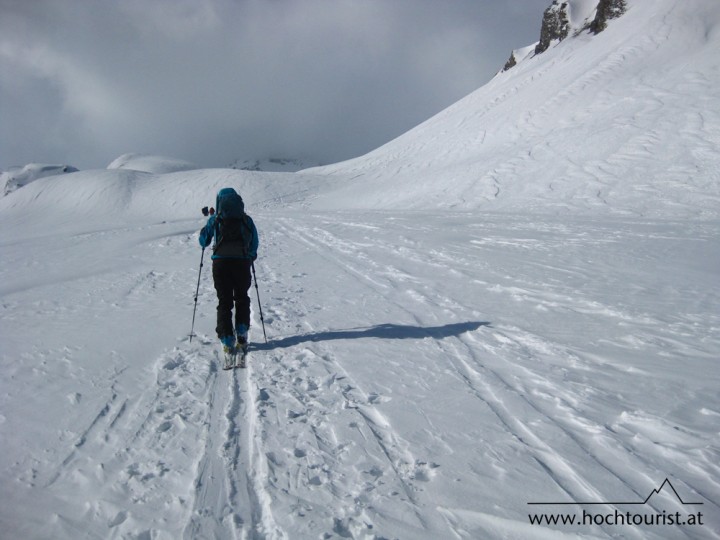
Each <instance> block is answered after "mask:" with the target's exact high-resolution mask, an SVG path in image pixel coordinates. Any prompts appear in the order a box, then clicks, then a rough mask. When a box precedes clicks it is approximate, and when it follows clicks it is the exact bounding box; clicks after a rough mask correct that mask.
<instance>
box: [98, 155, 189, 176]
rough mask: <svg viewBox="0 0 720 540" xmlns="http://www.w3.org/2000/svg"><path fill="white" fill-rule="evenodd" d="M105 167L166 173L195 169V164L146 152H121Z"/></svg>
mask: <svg viewBox="0 0 720 540" xmlns="http://www.w3.org/2000/svg"><path fill="white" fill-rule="evenodd" d="M107 168H108V169H125V170H132V171H140V172H148V173H152V174H166V173H173V172H178V171H191V170H193V169H197V167H196V166H195V165H193V164H192V163H190V162H188V161H183V160H181V159H175V158H170V157H165V156H152V155H146V154H123V155H122V156H120V157H119V158H117V159H115V160H114V161H113V162H112V163H110V165H108V166H107Z"/></svg>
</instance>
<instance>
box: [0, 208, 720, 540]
mask: <svg viewBox="0 0 720 540" xmlns="http://www.w3.org/2000/svg"><path fill="white" fill-rule="evenodd" d="M256 221H257V222H258V226H259V227H260V229H261V234H262V240H263V250H264V251H263V253H266V254H267V256H263V257H261V258H260V259H259V260H258V265H257V266H258V277H259V279H260V290H261V295H262V300H263V306H264V310H265V320H266V326H267V330H268V335H269V337H270V343H269V344H268V345H265V344H264V343H262V341H261V336H262V332H261V328H260V321H259V315H258V313H257V312H256V300H255V296H254V291H252V290H251V293H253V294H252V297H253V309H254V313H253V320H254V322H253V329H252V337H253V341H254V345H253V348H252V349H251V352H250V355H249V364H248V368H247V369H245V370H234V371H231V372H224V371H222V370H221V369H219V366H220V358H219V353H218V351H219V347H218V346H217V344H216V340H215V338H214V336H213V335H212V333H213V326H214V306H215V298H214V290H213V286H212V278H211V272H210V271H209V270H207V269H206V270H205V272H204V274H203V276H202V279H201V284H200V285H201V288H200V295H199V302H198V318H197V321H196V332H197V333H198V338H197V339H196V340H194V341H193V343H192V344H190V343H188V338H187V337H184V336H183V335H182V332H180V333H178V328H184V327H185V326H187V325H188V322H189V318H190V314H191V311H192V292H194V291H190V289H191V288H192V286H193V284H194V283H195V279H196V276H197V269H198V268H197V262H198V261H197V255H198V253H199V250H198V249H197V247H196V244H195V242H196V239H195V234H194V233H193V234H189V233H188V232H187V231H189V230H195V229H198V228H199V227H195V226H194V225H190V224H188V223H177V224H157V225H149V226H138V227H137V228H135V229H133V228H132V227H128V228H125V229H124V230H122V231H121V230H115V231H112V230H110V231H102V232H91V233H88V234H84V235H81V237H82V242H76V240H75V238H74V237H71V238H70V239H69V240H66V241H64V243H65V245H64V247H63V246H61V245H60V244H62V243H63V242H57V240H58V239H57V238H54V239H53V238H51V239H50V240H46V244H47V246H46V248H45V249H54V246H57V249H59V250H62V249H64V250H65V251H66V253H67V254H68V256H69V259H70V260H74V256H77V257H80V258H81V257H82V256H83V255H84V254H85V253H92V252H93V251H94V250H95V249H97V248H98V246H101V245H107V244H108V238H114V239H115V240H114V241H112V242H111V243H112V245H113V246H115V248H114V250H113V253H112V254H111V256H110V258H111V259H112V260H115V261H118V263H117V266H116V267H115V269H114V270H112V269H109V268H108V267H106V266H103V267H100V266H97V267H96V266H92V265H90V266H89V267H87V266H86V267H85V268H86V272H85V273H80V277H78V278H76V279H74V280H73V279H71V278H70V275H71V273H72V268H69V269H66V270H65V272H66V274H65V275H63V278H62V281H63V283H64V285H63V292H62V294H61V295H59V296H57V295H56V296H54V297H52V296H48V291H49V290H55V289H54V288H55V287H56V283H57V281H56V280H55V279H54V278H53V276H52V274H50V275H49V276H46V275H45V274H31V273H25V274H23V275H14V274H12V275H11V274H10V273H8V270H9V269H10V268H11V267H12V265H13V264H18V261H22V264H24V265H26V266H28V267H30V268H31V267H34V266H35V265H36V264H37V262H38V261H39V260H40V256H41V255H32V254H31V255H30V256H29V257H27V256H26V257H25V258H24V259H21V258H20V257H18V256H17V255H18V254H19V253H20V252H19V251H15V250H14V249H13V245H12V244H6V249H7V261H8V263H7V264H5V265H4V267H3V268H4V269H3V275H4V276H5V277H7V279H6V280H5V281H4V283H5V287H6V289H5V291H6V292H5V293H4V295H3V297H2V306H3V310H2V312H1V313H0V317H1V318H2V324H3V328H4V330H3V339H4V342H5V343H6V347H7V349H5V350H9V351H15V353H14V354H12V356H8V354H7V353H4V354H3V370H4V371H3V372H4V373H5V374H6V376H5V380H6V383H5V387H4V392H3V397H2V400H3V410H12V411H14V415H13V416H10V415H7V414H4V415H3V417H2V422H0V430H3V431H4V433H5V435H4V436H3V438H5V437H7V434H8V429H11V430H19V433H21V434H22V435H21V436H20V437H19V438H17V439H15V438H10V439H6V440H8V441H10V443H9V444H7V443H6V447H7V449H6V450H7V454H6V455H7V456H9V457H6V459H5V460H4V462H3V469H2V471H3V472H2V481H3V483H5V484H6V485H12V486H14V492H15V495H16V497H15V498H14V499H13V501H9V502H8V504H7V505H6V509H5V510H4V511H3V512H2V514H0V518H1V519H2V522H3V523H4V524H5V526H6V527H7V528H8V530H11V531H14V532H16V533H17V534H18V535H19V536H23V537H26V538H43V537H48V536H52V537H55V538H76V537H88V538H181V537H182V538H318V537H324V538H332V537H350V538H396V537H397V538H404V537H408V536H410V537H413V538H438V537H458V538H465V537H481V536H484V535H490V536H493V535H499V534H509V535H511V536H512V534H520V535H521V536H527V537H531V538H532V537H538V538H542V537H544V536H543V534H545V533H547V534H550V533H549V531H548V530H547V529H542V528H538V527H530V526H529V525H527V524H526V523H523V521H524V520H525V519H526V513H527V508H526V503H527V502H529V501H538V500H539V501H542V500H548V499H550V500H568V501H572V500H575V501H586V500H591V501H592V500H617V499H618V498H620V499H624V500H643V499H644V498H645V497H646V496H647V495H648V494H649V493H650V491H651V490H652V489H653V488H655V487H657V486H658V485H659V483H660V482H661V481H662V480H663V479H664V478H665V477H669V478H672V479H673V484H674V485H676V486H677V487H678V488H679V489H680V490H681V491H682V492H683V494H684V495H685V496H686V497H687V498H690V499H694V500H697V499H701V500H703V501H704V502H705V507H704V511H705V513H706V515H707V516H708V519H709V521H710V524H709V525H708V526H707V527H705V528H703V529H695V530H691V529H683V530H682V533H683V535H684V537H687V538H714V537H717V530H718V522H717V518H716V516H717V510H718V502H717V501H718V493H720V482H718V480H717V479H718V478H719V477H720V470H719V469H718V467H717V462H718V457H720V450H719V449H718V446H717V439H716V436H717V435H716V425H717V418H718V416H720V404H718V401H717V395H716V392H715V391H714V390H713V389H714V388H715V387H716V386H714V385H715V384H716V383H717V374H716V373H714V372H711V371H710V372H706V373H702V374H701V373H700V371H702V370H703V369H705V368H702V367H701V366H703V365H707V364H706V362H711V361H712V359H713V358H715V356H714V355H715V354H716V352H717V350H718V348H719V347H718V345H719V344H718V340H717V329H718V328H720V321H718V318H717V314H716V313H715V312H714V311H713V309H712V306H716V305H717V302H718V296H719V294H720V293H719V291H718V289H717V285H716V284H712V285H711V284H710V283H709V282H708V281H707V280H705V279H704V277H703V276H704V275H705V274H703V268H704V267H703V265H702V264H701V262H700V261H701V259H699V258H698V254H700V253H707V249H706V246H708V245H710V244H711V243H712V242H715V241H717V236H718V232H717V229H716V227H715V226H714V225H713V224H711V223H695V224H691V225H690V226H688V225H687V224H684V225H683V226H682V227H681V226H679V225H675V224H673V223H660V222H631V221H628V222H620V223H617V222H616V223H605V222H593V221H577V222H575V223H568V222H567V221H565V222H563V223H556V222H554V221H552V220H544V219H540V218H537V219H536V218H520V217H516V218H512V217H494V218H493V217H485V218H483V219H478V218H476V217H473V216H471V215H463V214H459V215H450V214H434V215H427V214H423V213H407V214H402V215H391V214H385V213H360V214H358V213H352V212H350V213H317V214H297V215H295V214H292V213H287V212H286V213H283V214H282V215H280V214H279V213H267V214H260V215H258V216H257V218H256ZM458 231H463V233H462V234H461V235H458ZM37 242H40V240H37ZM23 245H26V244H25V243H24V242H23ZM41 246H42V244H41ZM18 249H22V248H21V247H18ZM678 251H681V252H684V253H685V254H686V256H684V257H682V263H680V262H676V263H673V262H672V261H673V260H675V261H676V260H677V258H672V257H666V253H674V254H677V253H678ZM158 255H162V257H160V258H159V257H158ZM128 259H130V260H131V264H130V263H125V264H122V261H127V260H128ZM624 263H626V264H624ZM615 264H617V265H619V266H614V265H615ZM208 266H209V264H208ZM658 266H659V267H660V271H658ZM618 269H619V270H618ZM623 269H624V270H623ZM688 274H689V275H688ZM32 275H35V276H36V278H35V281H33V279H32V278H31V276H32ZM695 279H699V281H697V282H696V281H695ZM657 291H662V292H663V294H662V295H658V294H657ZM177 305H182V306H184V308H183V310H178V309H176V306H177ZM678 306H680V308H681V309H680V310H679V311H678V310H677V307H678ZM673 307H674V308H675V310H673V309H672V308H673ZM175 312H177V314H176V313H175ZM141 314H142V319H140V321H137V318H138V317H139V316H140V315H141ZM148 317H152V318H154V319H155V320H154V325H155V326H154V329H153V332H150V333H142V332H140V333H138V332H137V324H138V322H140V324H145V321H147V320H148ZM32 318H36V319H39V320H46V319H47V320H51V321H55V320H56V319H57V322H56V323H54V324H55V325H57V327H55V326H53V327H51V331H48V332H46V333H45V334H44V335H43V336H42V337H41V339H40V340H39V341H36V342H33V341H32V340H29V339H28V337H27V335H28V334H27V331H26V330H24V329H23V325H22V321H23V320H27V319H31V320H32ZM88 320H90V321H92V320H97V321H102V323H103V324H104V325H108V326H109V327H116V328H118V329H120V333H121V334H122V335H118V336H116V335H114V334H110V335H104V336H100V337H101V339H96V338H95V337H94V333H92V332H91V333H90V334H87V333H85V332H83V327H84V325H87V324H88ZM131 321H136V322H131ZM73 335H77V336H78V337H77V338H74V339H70V337H69V336H73ZM131 335H132V336H133V339H130V340H128V339H126V338H127V337H128V336H131ZM66 336H68V337H66ZM28 344H31V345H28ZM101 344H109V347H108V348H107V349H106V350H103V349H100V348H99V346H100V345H101ZM11 357H12V359H13V360H12V361H11ZM678 358H680V359H684V364H681V365H680V366H679V367H678V366H676V364H677V360H678ZM693 364H697V365H698V366H700V367H698V368H697V369H698V370H699V371H698V373H697V374H696V375H690V376H688V374H687V373H685V374H684V375H683V377H684V378H683V381H684V382H683V384H682V385H681V386H677V385H676V384H674V380H675V377H676V376H677V373H680V372H682V371H687V369H688V368H687V367H686V366H692V365H693ZM8 382H9V383H11V384H12V385H10V384H8ZM19 403H22V404H23V405H22V406H19V405H17V404H19ZM10 404H15V405H13V406H12V407H10V408H8V406H9V405H10ZM47 420H50V421H51V422H52V424H51V425H48V424H47ZM713 426H715V428H713ZM40 433H44V434H43V435H41V434H40ZM43 441H52V442H51V445H50V446H44V445H43ZM29 501H32V504H31V503H30V502H29ZM28 505H32V506H33V507H35V508H40V509H43V508H46V509H48V510H49V512H43V511H41V512H34V513H33V514H32V515H31V514H28V513H27V512H25V511H23V510H22V508H23V507H25V506H28ZM648 509H652V511H655V512H662V511H682V510H683V508H682V506H681V505H680V504H679V503H678V501H675V500H672V499H668V498H658V499H655V498H654V499H653V500H652V501H650V502H649V505H648ZM16 515H17V516H23V519H22V521H19V520H17V519H15V518H14V517H13V516H16ZM518 530H519V531H521V533H517V532H513V531H518ZM543 531H544V532H543ZM567 532H573V531H572V530H570V531H567ZM575 532H578V533H579V532H583V534H588V533H589V534H591V535H594V536H597V537H612V536H613V535H614V534H615V533H616V529H615V528H613V527H607V526H605V527H598V526H592V527H589V528H586V529H576V530H575ZM623 535H624V537H627V538H663V537H665V535H664V533H663V532H662V531H661V530H659V529H658V530H653V529H634V528H630V529H624V530H623Z"/></svg>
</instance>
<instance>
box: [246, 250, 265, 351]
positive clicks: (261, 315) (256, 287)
mask: <svg viewBox="0 0 720 540" xmlns="http://www.w3.org/2000/svg"><path fill="white" fill-rule="evenodd" d="M250 264H251V268H252V273H253V281H255V293H256V294H257V299H258V309H259V310H260V322H261V323H262V327H263V336H264V337H265V343H267V342H268V340H267V334H266V333H265V319H264V318H263V312H262V304H260V290H259V289H258V284H257V276H256V275H255V261H252V262H251V263H250Z"/></svg>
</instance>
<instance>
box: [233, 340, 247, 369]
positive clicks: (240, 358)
mask: <svg viewBox="0 0 720 540" xmlns="http://www.w3.org/2000/svg"><path fill="white" fill-rule="evenodd" d="M247 354H248V346H247V344H245V345H243V346H241V347H240V351H239V354H238V355H237V358H236V359H235V367H236V368H244V367H245V359H246V358H247Z"/></svg>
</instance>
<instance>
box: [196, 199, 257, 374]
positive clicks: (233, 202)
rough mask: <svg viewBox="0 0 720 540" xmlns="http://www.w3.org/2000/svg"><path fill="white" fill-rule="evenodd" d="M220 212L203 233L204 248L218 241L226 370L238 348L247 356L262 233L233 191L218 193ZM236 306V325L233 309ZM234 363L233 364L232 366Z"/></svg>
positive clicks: (219, 321)
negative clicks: (254, 274) (250, 291)
mask: <svg viewBox="0 0 720 540" xmlns="http://www.w3.org/2000/svg"><path fill="white" fill-rule="evenodd" d="M215 208H216V209H217V211H216V213H214V214H212V215H210V218H209V219H208V221H207V223H206V224H205V227H203V228H202V230H201V231H200V238H199V241H200V246H202V248H203V249H204V248H206V247H208V246H209V245H210V243H211V242H212V241H213V239H214V240H215V245H214V246H213V255H212V260H213V264H212V274H213V282H214V283H215V290H216V291H217V297H218V306H217V326H216V327H215V331H216V332H217V336H218V338H220V341H221V342H222V345H223V351H224V352H225V363H226V365H225V367H226V368H229V367H232V364H234V361H235V358H236V355H237V352H238V349H239V350H241V351H242V353H243V358H244V355H245V353H247V344H248V330H249V329H250V297H249V296H248V289H249V288H250V285H251V283H252V281H251V274H250V270H251V267H252V264H253V262H254V261H255V259H257V249H258V243H259V242H258V233H257V229H256V228H255V223H254V222H253V220H252V218H251V217H250V216H248V215H247V214H246V213H245V204H244V203H243V200H242V197H240V195H238V194H237V192H236V191H235V190H234V189H232V188H224V189H221V190H220V191H218V194H217V199H216V203H215ZM233 302H234V304H235V321H234V322H235V324H234V326H233V316H232V308H233ZM229 364H230V365H229Z"/></svg>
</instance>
